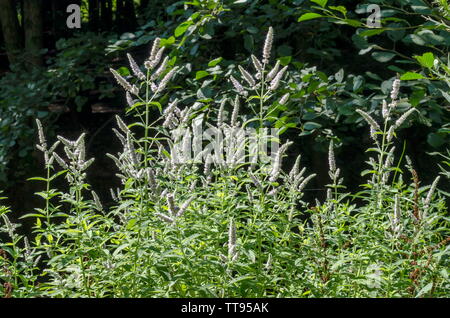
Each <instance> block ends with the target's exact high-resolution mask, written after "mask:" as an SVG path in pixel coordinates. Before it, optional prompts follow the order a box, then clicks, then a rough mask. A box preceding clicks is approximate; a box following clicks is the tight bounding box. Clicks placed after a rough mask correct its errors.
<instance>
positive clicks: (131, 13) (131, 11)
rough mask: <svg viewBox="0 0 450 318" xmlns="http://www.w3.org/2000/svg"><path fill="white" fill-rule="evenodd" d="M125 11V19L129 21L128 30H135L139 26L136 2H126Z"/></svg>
mask: <svg viewBox="0 0 450 318" xmlns="http://www.w3.org/2000/svg"><path fill="white" fill-rule="evenodd" d="M124 9H125V12H124V17H125V19H126V21H127V23H126V26H127V30H133V29H134V28H135V27H136V25H137V23H136V11H135V8H134V1H133V0H125V8H124Z"/></svg>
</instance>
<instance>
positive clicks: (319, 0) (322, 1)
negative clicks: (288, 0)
mask: <svg viewBox="0 0 450 318" xmlns="http://www.w3.org/2000/svg"><path fill="white" fill-rule="evenodd" d="M311 2H314V3H317V4H318V5H319V6H321V7H322V8H325V6H326V5H327V2H328V0H311Z"/></svg>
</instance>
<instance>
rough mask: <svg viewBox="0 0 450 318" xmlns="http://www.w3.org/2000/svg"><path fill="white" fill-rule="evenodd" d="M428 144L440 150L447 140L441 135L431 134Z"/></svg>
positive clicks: (428, 137)
mask: <svg viewBox="0 0 450 318" xmlns="http://www.w3.org/2000/svg"><path fill="white" fill-rule="evenodd" d="M427 142H428V144H430V145H431V146H432V147H434V148H439V147H440V146H442V145H443V144H444V143H445V139H444V138H442V137H441V136H440V135H439V134H435V133H431V134H428V136H427Z"/></svg>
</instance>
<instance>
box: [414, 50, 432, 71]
mask: <svg viewBox="0 0 450 318" xmlns="http://www.w3.org/2000/svg"><path fill="white" fill-rule="evenodd" d="M414 58H415V59H416V60H417V61H418V62H419V63H420V65H422V66H424V67H426V68H432V67H433V63H434V55H433V53H431V52H427V53H424V54H423V55H422V56H414Z"/></svg>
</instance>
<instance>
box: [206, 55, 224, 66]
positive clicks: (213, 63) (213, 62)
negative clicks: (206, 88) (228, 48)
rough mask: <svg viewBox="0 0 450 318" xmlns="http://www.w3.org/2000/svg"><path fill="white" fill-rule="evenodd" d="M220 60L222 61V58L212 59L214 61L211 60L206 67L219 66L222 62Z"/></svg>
mask: <svg viewBox="0 0 450 318" xmlns="http://www.w3.org/2000/svg"><path fill="white" fill-rule="evenodd" d="M222 60H223V58H222V57H218V58H216V59H214V60H211V61H210V62H209V63H208V67H214V66H216V65H217V64H219V63H220V62H222Z"/></svg>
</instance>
